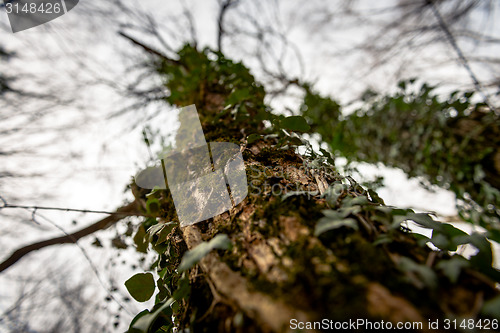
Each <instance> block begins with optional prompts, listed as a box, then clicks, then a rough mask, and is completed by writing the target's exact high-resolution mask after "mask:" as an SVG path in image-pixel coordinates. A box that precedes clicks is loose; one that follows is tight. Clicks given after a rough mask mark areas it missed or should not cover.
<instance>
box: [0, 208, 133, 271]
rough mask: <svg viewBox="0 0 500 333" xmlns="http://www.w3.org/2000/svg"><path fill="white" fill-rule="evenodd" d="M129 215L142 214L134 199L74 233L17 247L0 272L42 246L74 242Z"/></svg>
mask: <svg viewBox="0 0 500 333" xmlns="http://www.w3.org/2000/svg"><path fill="white" fill-rule="evenodd" d="M131 215H137V216H140V215H142V214H141V213H139V211H138V209H137V202H136V201H132V202H131V203H129V204H127V205H124V206H122V207H120V208H118V209H117V210H116V212H115V213H114V214H112V215H110V216H108V217H106V218H104V219H102V220H99V221H97V222H95V223H94V224H91V225H89V226H88V227H86V228H83V229H81V230H78V231H76V232H74V233H71V234H67V235H64V236H60V237H56V238H51V239H47V240H44V241H40V242H36V243H33V244H30V245H26V246H24V247H22V248H19V249H17V250H16V251H14V252H13V253H12V254H11V255H10V257H9V258H7V259H6V260H4V261H3V262H2V263H0V273H1V272H3V271H5V270H6V269H7V268H9V267H11V266H12V265H14V264H15V263H16V262H17V261H19V260H20V259H21V258H22V257H24V256H25V255H27V254H29V253H30V252H33V251H36V250H40V249H43V248H44V247H48V246H51V245H57V244H68V243H76V242H77V241H78V240H79V239H80V238H83V237H85V236H88V235H91V234H93V233H94V232H96V231H99V230H103V229H106V228H108V227H110V226H111V225H113V224H115V223H117V222H118V221H120V220H122V219H123V218H124V217H125V216H131Z"/></svg>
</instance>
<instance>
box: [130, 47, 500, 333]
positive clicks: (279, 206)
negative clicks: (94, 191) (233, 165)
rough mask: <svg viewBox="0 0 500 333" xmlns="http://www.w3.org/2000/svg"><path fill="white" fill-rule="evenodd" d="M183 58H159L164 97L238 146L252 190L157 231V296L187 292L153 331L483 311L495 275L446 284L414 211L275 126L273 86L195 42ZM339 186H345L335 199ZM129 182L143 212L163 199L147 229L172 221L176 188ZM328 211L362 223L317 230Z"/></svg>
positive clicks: (271, 327) (211, 133) (440, 257)
mask: <svg viewBox="0 0 500 333" xmlns="http://www.w3.org/2000/svg"><path fill="white" fill-rule="evenodd" d="M178 55H179V58H178V59H176V61H175V62H168V61H162V60H161V59H160V60H157V59H154V60H153V61H152V62H151V63H152V65H153V66H154V68H155V69H156V71H157V72H158V74H159V75H160V76H162V77H163V78H164V79H165V86H166V87H167V88H168V90H169V92H170V95H169V96H168V97H167V98H166V102H167V103H170V104H172V105H175V106H179V107H182V106H186V105H190V104H195V105H196V107H197V109H198V113H199V116H200V121H201V124H202V127H203V130H204V133H205V136H206V139H207V142H210V141H225V142H233V143H236V144H238V145H240V147H241V151H242V154H243V157H244V160H245V166H246V172H247V179H248V183H249V194H248V196H247V198H246V199H245V200H244V201H243V202H242V203H240V204H239V205H237V206H236V207H234V208H233V209H231V210H230V211H228V212H225V213H223V214H221V215H219V216H216V217H214V218H212V219H209V220H207V221H204V222H201V223H197V224H195V225H192V226H188V227H184V228H180V227H178V226H175V227H173V228H172V229H171V231H170V229H169V233H168V235H167V236H166V237H165V235H163V236H164V237H165V241H164V242H160V243H158V244H156V242H158V239H159V238H161V237H162V236H161V235H160V234H156V235H152V238H151V240H150V242H151V243H152V244H153V245H155V247H154V249H155V250H156V251H157V252H158V260H157V262H156V263H155V265H154V267H152V269H156V270H157V271H158V272H159V276H160V277H159V279H158V281H157V285H158V288H159V293H158V295H157V297H156V303H157V304H162V303H163V302H165V300H166V299H167V298H169V297H174V298H175V292H176V290H180V289H182V288H184V286H181V285H182V283H186V281H189V286H190V287H189V292H186V295H183V297H179V298H178V299H177V302H176V303H175V304H176V305H173V306H172V309H173V314H172V313H170V315H165V316H163V317H161V316H160V317H159V318H158V319H156V322H155V324H154V327H152V329H151V331H153V332H154V331H155V330H156V329H159V328H161V327H164V328H167V327H168V328H172V327H173V326H177V327H179V328H183V327H190V328H191V330H192V331H194V332H214V331H219V332H283V331H288V330H289V329H290V320H291V319H293V318H295V319H297V320H299V321H315V320H321V319H322V318H327V319H331V320H335V321H339V320H348V319H356V318H365V319H372V320H385V321H390V322H393V323H396V322H398V321H421V322H424V327H425V323H426V322H427V320H428V319H434V318H441V319H442V318H445V317H447V316H463V317H473V318H478V317H480V316H481V315H480V305H478V304H482V303H483V302H485V301H487V300H489V299H492V298H493V297H495V296H496V295H497V294H498V293H497V291H496V290H495V288H494V283H493V282H492V281H491V279H490V278H489V277H487V276H485V275H483V274H481V273H478V272H475V271H473V270H468V269H463V270H462V271H461V274H460V276H459V278H458V281H457V282H455V283H450V281H448V278H447V277H446V275H445V274H444V273H443V272H442V271H441V270H439V269H437V268H436V267H437V265H438V263H439V262H440V261H446V260H449V259H450V256H449V254H448V253H447V252H446V251H440V252H434V251H431V250H430V249H429V248H428V247H427V246H425V245H423V244H422V242H421V241H419V239H418V237H417V236H415V235H413V234H411V233H409V232H408V231H407V230H406V229H405V228H401V227H400V225H399V224H397V226H396V227H395V226H394V225H395V221H396V220H397V219H398V216H399V219H400V220H401V221H403V220H404V219H403V220H402V219H401V218H400V217H401V216H405V214H407V213H411V212H409V211H407V210H397V209H394V208H391V207H387V206H384V205H383V204H382V203H381V202H380V201H378V199H376V196H374V195H373V192H367V190H365V189H363V188H362V187H361V186H359V185H358V184H357V183H356V182H355V181H353V180H352V179H351V178H346V177H344V176H342V175H340V174H339V173H338V172H337V170H336V169H335V167H334V166H333V165H332V164H331V163H330V162H328V161H327V159H326V158H322V157H321V156H319V155H318V154H316V153H314V152H313V153H310V154H308V155H304V156H302V155H300V154H298V153H297V149H296V146H297V143H298V142H299V144H300V139H299V141H297V136H296V135H295V134H293V133H290V131H286V130H283V129H280V128H279V121H280V119H282V116H278V115H275V114H273V113H272V112H271V110H270V108H269V107H268V106H267V105H266V104H265V102H264V97H265V90H264V88H263V87H262V86H261V85H260V84H259V83H258V82H256V81H255V79H254V77H253V76H252V75H251V74H250V72H249V70H248V69H247V68H245V67H244V66H243V65H242V64H241V63H235V62H232V61H230V60H228V59H226V58H225V57H224V56H223V55H222V54H221V53H218V52H213V51H210V50H208V49H205V50H203V51H198V50H196V49H195V48H193V47H191V46H189V45H188V46H185V47H184V48H183V49H182V50H181V51H179V54H178ZM264 121H267V125H266V124H265V122H264ZM250 135H257V136H253V138H252V140H248V138H249V136H250ZM250 141H251V142H250ZM335 184H337V185H339V187H338V188H341V189H342V190H341V191H340V193H336V194H335V196H332V195H329V193H330V192H328V191H329V188H332V186H333V185H335ZM340 185H341V186H340ZM132 187H133V188H134V189H135V190H134V194H135V196H136V199H137V200H139V201H141V202H143V206H144V207H146V206H147V204H146V202H147V200H151V198H152V197H154V198H156V199H158V200H159V201H160V203H161V207H160V209H159V211H158V212H157V217H158V218H157V219H151V218H150V219H148V220H147V221H146V222H145V223H148V225H147V227H150V226H151V225H153V224H156V223H159V224H161V223H165V222H170V221H176V215H175V207H174V205H173V201H172V198H171V196H170V194H169V192H168V190H166V191H163V190H157V191H155V192H154V193H153V194H152V195H149V196H148V197H146V194H147V193H148V191H143V190H140V189H137V187H134V186H132ZM287 193H288V194H287ZM370 193H371V194H370ZM325 210H328V211H330V212H331V213H329V214H333V216H341V217H342V221H344V222H345V221H346V220H349V221H350V222H352V221H354V222H353V223H354V226H353V225H352V224H350V225H349V224H347V223H346V224H345V225H343V226H340V227H336V228H335V229H330V230H328V231H326V232H323V233H320V234H318V233H317V229H316V228H317V225H318V221H320V220H321V219H322V218H324V217H325V212H324V211H325ZM335 214H337V215H335ZM401 221H400V222H401ZM145 229H147V228H145ZM220 233H224V234H227V235H228V236H229V238H230V240H231V242H232V249H231V250H217V251H213V252H211V253H209V254H208V255H207V256H206V257H205V258H203V259H202V260H201V261H200V263H199V265H197V266H196V267H194V268H193V269H191V270H190V271H189V272H188V273H184V274H181V273H179V272H178V271H177V270H176V269H177V267H178V265H179V262H180V258H182V255H183V254H184V253H185V252H186V251H187V250H188V249H193V248H195V247H196V246H197V245H199V244H200V243H201V242H202V241H208V240H210V239H212V238H213V237H214V236H215V235H217V234H220ZM181 281H182V282H181ZM456 295H460V298H459V299H458V300H457V299H456V298H455V297H456ZM157 307H158V306H157ZM172 318H174V319H173V321H172Z"/></svg>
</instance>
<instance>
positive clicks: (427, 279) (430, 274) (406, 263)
mask: <svg viewBox="0 0 500 333" xmlns="http://www.w3.org/2000/svg"><path fill="white" fill-rule="evenodd" d="M399 268H400V269H401V270H402V271H404V272H412V273H414V274H416V275H417V276H418V277H419V280H420V281H422V282H423V283H424V284H425V285H426V286H428V287H430V288H435V287H437V283H438V280H437V276H436V273H435V272H434V271H433V270H432V269H431V268H430V267H427V266H426V265H420V264H418V263H416V262H415V261H413V260H411V259H410V258H408V257H401V258H400V259H399Z"/></svg>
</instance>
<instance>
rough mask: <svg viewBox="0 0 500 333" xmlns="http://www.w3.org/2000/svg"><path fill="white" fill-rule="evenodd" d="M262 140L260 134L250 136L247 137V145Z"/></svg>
mask: <svg viewBox="0 0 500 333" xmlns="http://www.w3.org/2000/svg"><path fill="white" fill-rule="evenodd" d="M260 138H262V136H261V135H260V134H255V133H254V134H250V135H249V136H247V143H248V144H252V143H254V142H255V141H257V140H259V139H260Z"/></svg>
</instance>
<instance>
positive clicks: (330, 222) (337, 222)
mask: <svg viewBox="0 0 500 333" xmlns="http://www.w3.org/2000/svg"><path fill="white" fill-rule="evenodd" d="M341 227H348V228H352V229H354V230H358V223H357V222H356V220H355V219H352V218H347V219H332V218H330V217H323V218H321V219H319V221H318V224H316V227H315V228H314V235H315V236H319V235H321V234H322V233H324V232H326V231H329V230H333V229H338V228H341Z"/></svg>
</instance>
